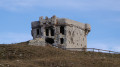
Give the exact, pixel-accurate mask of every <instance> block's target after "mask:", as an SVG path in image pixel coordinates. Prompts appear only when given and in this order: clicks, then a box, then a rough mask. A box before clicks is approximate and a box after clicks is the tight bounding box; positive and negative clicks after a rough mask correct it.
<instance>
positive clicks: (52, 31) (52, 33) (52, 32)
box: [50, 28, 54, 36]
mask: <svg viewBox="0 0 120 67" xmlns="http://www.w3.org/2000/svg"><path fill="white" fill-rule="evenodd" d="M50 30H51V36H54V29H53V28H51V29H50Z"/></svg>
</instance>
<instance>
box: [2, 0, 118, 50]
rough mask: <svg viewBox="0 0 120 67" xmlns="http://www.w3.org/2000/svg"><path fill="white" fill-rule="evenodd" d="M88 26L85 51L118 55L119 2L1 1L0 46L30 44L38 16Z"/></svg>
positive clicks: (77, 0)
mask: <svg viewBox="0 0 120 67" xmlns="http://www.w3.org/2000/svg"><path fill="white" fill-rule="evenodd" d="M53 15H56V16H57V17H59V18H69V19H72V20H75V21H79V22H82V23H88V24H90V25H91V27H92V29H91V32H90V33H89V35H88V39H87V40H88V48H100V49H106V50H114V51H120V0H0V43H1V44H3V43H4V44H5V43H16V42H23V41H27V40H31V39H32V37H31V32H30V31H31V22H32V21H36V20H39V17H40V16H48V17H51V16H53Z"/></svg>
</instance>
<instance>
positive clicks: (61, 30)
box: [60, 26, 65, 34]
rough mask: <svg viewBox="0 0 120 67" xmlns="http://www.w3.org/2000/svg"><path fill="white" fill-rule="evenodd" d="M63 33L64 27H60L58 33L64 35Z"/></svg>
mask: <svg viewBox="0 0 120 67" xmlns="http://www.w3.org/2000/svg"><path fill="white" fill-rule="evenodd" d="M64 31H65V30H64V26H61V27H60V33H62V34H64V33H65V32H64Z"/></svg>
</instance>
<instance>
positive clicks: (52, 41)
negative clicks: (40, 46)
mask: <svg viewBox="0 0 120 67" xmlns="http://www.w3.org/2000/svg"><path fill="white" fill-rule="evenodd" d="M45 41H46V42H47V43H49V44H53V43H54V39H52V38H46V39H45Z"/></svg>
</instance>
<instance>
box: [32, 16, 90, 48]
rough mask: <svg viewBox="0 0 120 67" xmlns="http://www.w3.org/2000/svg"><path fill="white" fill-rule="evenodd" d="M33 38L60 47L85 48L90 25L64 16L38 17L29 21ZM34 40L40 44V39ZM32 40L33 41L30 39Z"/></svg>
mask: <svg viewBox="0 0 120 67" xmlns="http://www.w3.org/2000/svg"><path fill="white" fill-rule="evenodd" d="M31 26H32V31H31V33H32V36H33V40H36V39H38V41H39V40H41V39H42V42H45V43H42V44H41V45H43V44H51V45H53V46H56V47H60V48H87V34H88V33H89V32H90V30H91V27H90V25H89V24H84V23H80V22H77V21H73V20H70V19H66V18H57V17H56V16H52V17H51V18H48V17H46V18H45V19H43V17H40V18H39V21H34V22H32V23H31ZM38 41H34V42H37V44H38V45H40V43H41V41H39V42H38ZM31 42H33V41H31ZM34 44H35V43H34Z"/></svg>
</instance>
